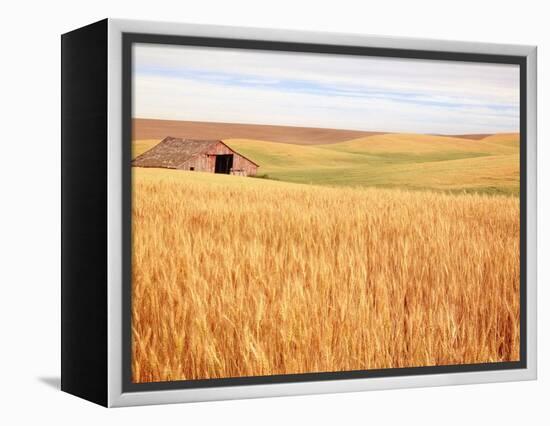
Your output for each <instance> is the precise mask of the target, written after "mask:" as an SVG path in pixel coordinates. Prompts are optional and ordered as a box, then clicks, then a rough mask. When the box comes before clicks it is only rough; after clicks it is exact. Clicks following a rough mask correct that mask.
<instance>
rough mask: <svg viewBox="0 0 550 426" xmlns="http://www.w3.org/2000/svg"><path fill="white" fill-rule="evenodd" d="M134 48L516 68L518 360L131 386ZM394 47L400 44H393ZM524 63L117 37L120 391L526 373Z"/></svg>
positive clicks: (488, 57)
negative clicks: (119, 72) (222, 50)
mask: <svg viewBox="0 0 550 426" xmlns="http://www.w3.org/2000/svg"><path fill="white" fill-rule="evenodd" d="M135 43H144V44H163V45H177V46H194V47H217V48H231V49H244V50H263V51H275V52H277V51H279V52H299V53H320V54H333V55H352V56H377V57H385V58H401V59H432V60H445V61H460V62H481V63H494V64H515V65H519V67H520V196H519V198H520V360H519V361H511V362H495V363H479V364H464V365H439V366H426V367H406V368H386V369H376V370H354V371H334V372H319V373H303V374H285V375H271V376H247V377H227V378H218V379H200V380H175V381H169V382H148V383H133V382H132V371H131V369H132V365H131V357H132V341H131V338H132V337H131V302H132V294H131V293H132V273H131V272H132V260H131V249H132V235H131V224H132V214H131V201H132V171H131V142H132V88H133V75H132V69H133V57H132V46H133V44H135ZM396 43H399V42H398V41H397V42H396ZM526 71H527V58H526V57H525V56H512V55H493V54H478V53H466V52H448V51H430V50H413V49H399V48H380V47H366V46H349V45H332V44H315V43H297V42H280V41H270V40H248V39H232V38H216V37H195V36H176V35H161V34H141V33H123V34H122V121H123V122H122V186H123V187H122V263H123V265H122V287H123V288H122V316H123V318H122V339H123V342H122V366H121V367H122V368H121V371H122V391H123V392H139V391H161V390H176V389H193V388H195V389H196V388H213V387H225V386H243V385H260V384H275V383H297V382H315V381H330V380H344V379H365V378H375V377H398V376H417V375H426V374H445V373H464V372H480V371H495V370H512V369H525V368H527V312H526V311H527V270H526V259H527V236H526V232H527V227H526V225H527V219H526V218H527V74H526Z"/></svg>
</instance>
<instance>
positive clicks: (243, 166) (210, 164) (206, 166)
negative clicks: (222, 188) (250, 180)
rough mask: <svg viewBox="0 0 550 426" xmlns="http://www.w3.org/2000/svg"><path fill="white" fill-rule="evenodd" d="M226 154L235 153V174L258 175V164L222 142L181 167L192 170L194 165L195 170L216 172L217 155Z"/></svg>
mask: <svg viewBox="0 0 550 426" xmlns="http://www.w3.org/2000/svg"><path fill="white" fill-rule="evenodd" d="M224 154H233V174H236V175H241V176H255V175H256V172H257V169H258V166H256V165H255V164H254V163H252V162H251V161H249V160H247V159H246V158H244V157H243V156H241V155H239V154H237V153H236V152H235V151H232V150H231V149H229V148H228V147H227V146H225V145H224V144H222V143H218V144H217V145H215V146H214V147H213V148H212V149H209V150H208V151H206V152H205V153H202V154H200V155H197V156H196V157H194V158H192V159H190V160H189V161H187V162H186V163H184V164H183V165H182V166H180V168H181V169H183V170H190V169H191V167H194V170H195V171H198V172H210V173H214V171H215V169H216V155H224Z"/></svg>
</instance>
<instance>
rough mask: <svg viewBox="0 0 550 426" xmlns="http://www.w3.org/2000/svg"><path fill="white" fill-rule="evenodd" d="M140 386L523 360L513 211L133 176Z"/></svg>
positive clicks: (344, 191)
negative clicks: (144, 383) (155, 382)
mask: <svg viewBox="0 0 550 426" xmlns="http://www.w3.org/2000/svg"><path fill="white" fill-rule="evenodd" d="M133 173H134V202H133V272H132V281H133V293H132V294H133V296H132V298H133V299H132V343H133V353H132V370H133V380H134V382H151V381H166V380H185V379H205V378H216V377H239V376H258V375H271V374H291V373H304V372H323V371H342V370H357V369H377V368H392V367H407V366H428V365H447V364H465V363H479V362H497V361H509V360H518V359H519V198H518V197H510V196H495V195H493V196H489V195H480V194H463V195H445V194H441V193H435V192H429V191H426V192H422V191H402V190H392V189H377V188H374V189H373V188H330V187H321V186H316V185H302V184H295V183H287V182H278V181H270V180H265V179H252V178H242V177H238V176H228V175H215V174H208V173H198V172H182V171H172V170H160V169H139V168H134V169H133Z"/></svg>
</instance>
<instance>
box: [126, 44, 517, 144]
mask: <svg viewBox="0 0 550 426" xmlns="http://www.w3.org/2000/svg"><path fill="white" fill-rule="evenodd" d="M133 63H134V69H133V77H134V78H133V116H134V117H137V118H156V119H167V120H186V121H210V122H226V123H247V124H271V125H285V126H304V127H322V128H335V129H350V130H366V131H387V132H411V133H436V134H467V133H496V132H518V131H519V66H517V65H501V64H481V63H467V62H457V61H434V60H418V59H394V58H381V57H365V56H361V57H358V56H347V55H329V54H312V53H307V54H306V53H293V52H271V51H253V50H245V49H220V48H210V47H206V48H205V47H188V46H168V45H155V44H136V45H134V50H133Z"/></svg>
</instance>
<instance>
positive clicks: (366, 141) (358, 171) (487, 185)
mask: <svg viewBox="0 0 550 426" xmlns="http://www.w3.org/2000/svg"><path fill="white" fill-rule="evenodd" d="M225 142H226V143H227V144H228V145H229V146H231V147H232V148H233V149H235V150H236V151H238V152H241V153H243V154H244V155H246V156H247V157H249V158H251V159H252V160H254V161H256V162H257V163H258V164H260V169H259V173H260V174H261V175H267V177H270V178H273V179H279V180H284V181H290V182H297V183H311V184H321V185H338V186H377V187H399V188H408V189H434V190H443V191H453V192H462V191H466V192H482V193H495V194H496V193H500V194H517V193H518V192H519V138H518V136H517V135H502V136H501V135H493V136H490V137H488V138H485V139H482V140H468V139H464V138H453V137H446V136H430V135H414V134H386V135H376V136H369V137H364V138H360V139H354V140H351V141H346V142H341V143H336V144H331V145H313V146H311V145H310V146H302V145H288V144H283V143H273V142H265V141H257V140H246V139H228V140H225Z"/></svg>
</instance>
